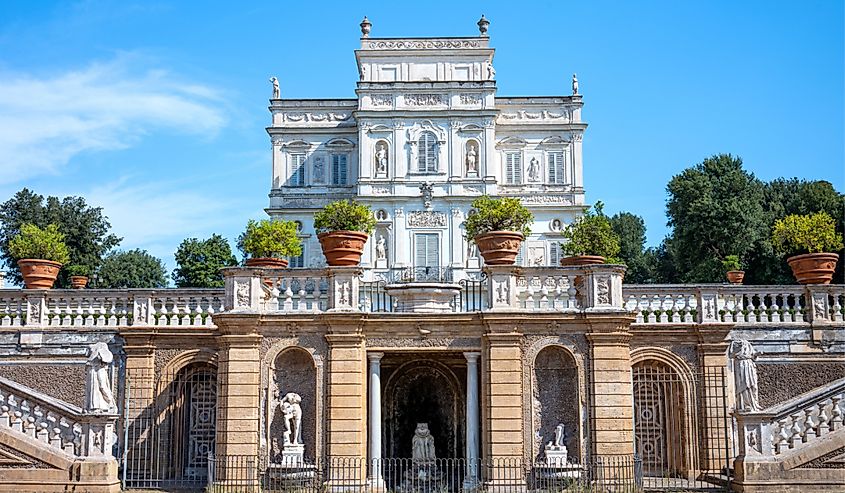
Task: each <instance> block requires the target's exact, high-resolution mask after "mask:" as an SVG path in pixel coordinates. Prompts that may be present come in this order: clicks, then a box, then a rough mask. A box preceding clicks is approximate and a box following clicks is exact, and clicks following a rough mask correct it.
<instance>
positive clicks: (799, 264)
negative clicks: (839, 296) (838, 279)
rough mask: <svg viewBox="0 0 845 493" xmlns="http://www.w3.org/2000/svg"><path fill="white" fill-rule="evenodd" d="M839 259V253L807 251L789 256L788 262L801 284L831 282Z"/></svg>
mask: <svg viewBox="0 0 845 493" xmlns="http://www.w3.org/2000/svg"><path fill="white" fill-rule="evenodd" d="M838 260H839V254H837V253H807V254H804V255H796V256H794V257H789V258H788V259H786V262H787V263H788V264H789V266H790V267H792V274H793V275H795V280H797V281H798V283H799V284H830V281H832V280H833V272H834V271H835V270H836V262H837V261H838Z"/></svg>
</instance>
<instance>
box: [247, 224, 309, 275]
mask: <svg viewBox="0 0 845 493" xmlns="http://www.w3.org/2000/svg"><path fill="white" fill-rule="evenodd" d="M296 233H297V231H296V223H294V222H293V221H281V220H275V219H262V220H261V221H255V220H252V219H250V220H249V222H248V223H247V225H246V231H244V232H243V234H241V236H239V237H238V248H239V249H240V250H241V251H242V252H244V255H245V256H246V257H247V259H246V266H247V267H271V268H285V267H287V266H288V260H287V259H286V258H284V257H295V256H297V255H299V254H301V253H302V242H301V241H300V239H299V236H297V234H296Z"/></svg>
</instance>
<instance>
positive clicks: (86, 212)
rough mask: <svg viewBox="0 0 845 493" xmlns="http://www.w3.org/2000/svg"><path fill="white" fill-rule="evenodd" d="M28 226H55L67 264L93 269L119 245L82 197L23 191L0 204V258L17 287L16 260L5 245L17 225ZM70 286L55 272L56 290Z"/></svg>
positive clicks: (100, 212) (95, 209)
mask: <svg viewBox="0 0 845 493" xmlns="http://www.w3.org/2000/svg"><path fill="white" fill-rule="evenodd" d="M26 223H31V224H34V225H36V226H38V227H39V228H42V229H43V228H46V227H47V226H48V225H49V224H51V223H52V224H55V225H56V226H58V230H59V232H61V233H62V234H64V236H65V238H64V241H65V243H66V245H67V248H68V253H69V254H70V260H69V262H68V263H69V264H77V265H84V266H86V267H88V268H89V269H90V270H91V271H93V270H95V269H97V268H98V267H99V266H100V264H101V262H102V259H103V256H104V255H105V254H106V252H108V251H109V250H111V249H112V248H114V247H116V246H117V245H119V244H120V241H121V238H119V237H117V236H115V235H113V234H110V233H109V231H110V230H111V224H110V223H109V220H108V218H107V217H106V216H104V215H103V210H102V208H101V207H91V206H89V205H88V204H86V202H85V199H83V198H82V197H74V196H70V197H65V198H63V199H59V198H58V197H47V198H46V199H45V198H44V196H42V195H39V194H36V193H35V192H33V191H31V190H29V189H28V188H24V189H22V190H20V191H19V192H17V193H16V194H15V195H14V196H13V197H12V198H10V199H9V200H7V201H6V202H4V203H3V204H0V257H2V259H3V262H4V263H5V265H6V270H7V272H8V275H9V279H10V280H11V281H13V282H15V283H17V284H21V283H22V281H23V279H22V278H21V275H20V270H19V269H18V265H17V263H16V260H15V259H14V258H13V257H12V255H11V254H10V253H9V242H10V241H11V240H12V238H14V237H15V236H16V235H17V234H18V233H19V232H20V228H21V225H23V224H26ZM69 286H70V280H69V276H68V274H67V272H65V270H64V269H63V270H62V272H60V273H59V278H58V280H57V281H56V287H60V288H66V287H69Z"/></svg>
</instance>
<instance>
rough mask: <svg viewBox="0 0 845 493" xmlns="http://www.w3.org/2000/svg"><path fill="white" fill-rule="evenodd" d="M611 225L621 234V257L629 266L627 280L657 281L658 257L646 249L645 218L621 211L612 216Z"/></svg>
mask: <svg viewBox="0 0 845 493" xmlns="http://www.w3.org/2000/svg"><path fill="white" fill-rule="evenodd" d="M610 226H611V227H612V228H613V231H614V232H615V233H616V234H617V235H618V236H619V258H621V259H622V261H624V262H625V264H626V265H627V266H628V271H627V272H626V273H625V282H627V283H631V284H642V283H649V282H652V283H653V282H657V281H656V272H655V261H656V257H655V256H654V254H653V253H647V250H645V232H646V229H645V221H643V218H642V217H640V216H637V215H635V214H631V213H630V212H620V213H617V214H615V215H614V216H613V217H611V218H610Z"/></svg>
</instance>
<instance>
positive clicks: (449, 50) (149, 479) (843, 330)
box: [0, 17, 845, 493]
mask: <svg viewBox="0 0 845 493" xmlns="http://www.w3.org/2000/svg"><path fill="white" fill-rule="evenodd" d="M488 25H489V23H488V22H487V21H486V19H484V18H483V17H482V19H481V20H480V21H479V22H478V26H479V35H477V36H470V37H444V38H376V37H371V36H370V32H371V29H372V25H371V24H370V23H369V21H367V20H366V19H365V20H364V22H362V23H361V28H362V37H361V47H360V49H358V50H356V51H355V60H356V63H357V66H358V70H359V76H360V77H359V80H358V81H357V88H356V95H357V97H356V98H354V99H291V98H287V97H285V98H282V97H281V96H282V94H279V92H278V89H277V87H278V86H276V88H275V89H274V93H273V98H272V99H271V100H270V108H269V109H270V113H271V123H270V126H269V127H268V128H267V132H268V134H269V136H270V140H271V142H272V158H271V160H272V184H271V190H270V203H269V207H268V209H267V212H268V214H269V215H270V216H271V217H280V218H284V219H288V220H295V221H298V223H299V225H300V235H301V237H302V239H303V242H304V244H305V248H304V252H303V255H302V256H300V257H298V258H293V259H290V260H291V267H290V268H288V269H256V268H245V267H236V268H229V269H225V270H224V276H225V280H226V287H225V289H162V290H140V289H130V290H97V289H86V290H43V291H40V290H19V289H3V290H0V490H3V491H69V490H71V489H74V490H76V491H118V490H120V489H121V488H124V489H161V490H174V489H194V490H197V491H200V490H204V489H207V490H208V491H256V492H257V491H276V490H279V491H281V490H292V489H298V490H308V491H310V490H313V491H314V492H315V493H316V492H317V491H327V490H332V491H335V490H343V491H350V490H354V491H367V492H369V491H390V492H396V493H411V492H415V493H416V492H419V493H430V492H431V493H433V492H439V493H440V492H450V493H451V492H461V491H467V492H469V491H481V490H490V491H494V490H496V491H498V490H502V491H505V490H507V491H514V492H517V491H520V492H523V491H526V490H532V491H538V492H539V491H548V490H559V491H567V490H570V491H679V490H681V491H729V490H735V491H746V492H757V491H802V492H803V491H841V490H842V489H843V486H842V485H843V484H845V422H843V414H845V402H843V401H845V286H843V285H823V286H822V285H819V286H798V285H795V286H736V285H727V284H701V285H630V284H626V283H625V282H624V272H625V269H624V267H623V266H617V265H595V266H582V267H561V266H560V265H559V261H560V241H561V236H560V232H561V229H562V228H563V227H565V226H566V225H567V224H569V223H570V222H571V221H572V220H573V219H574V218H575V217H577V216H578V215H579V214H581V213H582V212H583V211H584V210H585V208H586V204H585V201H584V188H583V172H584V170H583V162H582V136H583V134H584V132H585V130H586V124H585V123H584V122H583V121H582V119H581V109H582V105H583V100H582V96H581V95H580V94H578V86H577V80H575V79H574V77H573V80H572V85H571V91H569V90H568V91H567V92H571V93H570V94H569V95H565V96H564V95H558V96H543V97H506V96H500V95H498V94H497V89H496V77H497V74H496V70H495V68H494V61H493V55H494V50H493V48H491V46H490V38H489V37H488V35H487V31H488ZM502 75H506V74H502ZM567 86H569V83H568V82H567ZM285 96H286V95H285ZM588 169H589V168H588ZM484 194H487V195H493V196H510V197H518V198H520V199H521V200H522V202H523V203H524V204H526V205H527V206H528V207H529V208H530V209H531V210H532V212H533V213H534V215H535V218H536V222H535V223H534V225H533V228H532V234H531V235H530V237H529V238H527V241H526V242H524V248H523V251H522V253H521V255H520V257H519V259H518V261H517V265H514V266H489V265H484V263H483V261H482V259H481V258H479V256H478V254H477V252H476V251H475V249H474V248H473V246H472V245H471V244H468V243H467V241H466V240H465V239H464V235H463V234H462V224H463V222H464V220H465V218H466V217H468V215H470V214H472V213H473V211H472V206H471V202H472V201H473V199H475V198H476V197H479V196H481V195H484ZM344 197H346V198H353V199H355V200H357V201H360V202H363V203H366V204H368V205H370V206H371V207H372V209H373V211H374V214H375V216H376V219H377V228H376V232H375V233H374V234H373V235H372V236H371V238H370V240H369V242H368V243H367V250H366V252H365V255H364V258H363V261H362V263H361V265H360V266H358V267H326V266H325V261H324V258H323V256H322V252H321V250H320V248H319V244H318V242H317V240H316V235H315V234H314V229H313V214H314V213H315V212H316V211H317V210H319V209H320V208H321V207H322V206H324V205H326V204H327V203H328V202H330V201H333V200H336V199H337V198H344Z"/></svg>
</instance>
